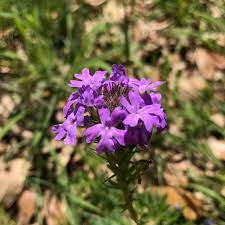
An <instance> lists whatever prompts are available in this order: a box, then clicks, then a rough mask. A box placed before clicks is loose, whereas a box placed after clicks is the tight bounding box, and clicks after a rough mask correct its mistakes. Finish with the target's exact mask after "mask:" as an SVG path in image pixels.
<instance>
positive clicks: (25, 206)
mask: <svg viewBox="0 0 225 225" xmlns="http://www.w3.org/2000/svg"><path fill="white" fill-rule="evenodd" d="M17 206H18V216H17V224H18V225H27V224H29V223H30V220H31V218H32V217H33V216H34V214H35V208H36V194H35V192H33V191H31V190H26V191H24V192H23V193H22V195H21V196H20V198H19V200H18V203H17Z"/></svg>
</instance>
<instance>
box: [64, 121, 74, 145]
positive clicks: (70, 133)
mask: <svg viewBox="0 0 225 225" xmlns="http://www.w3.org/2000/svg"><path fill="white" fill-rule="evenodd" d="M76 137H77V126H76V124H72V125H70V126H68V127H67V134H66V138H65V139H64V144H66V145H75V144H76V143H77V138H76Z"/></svg>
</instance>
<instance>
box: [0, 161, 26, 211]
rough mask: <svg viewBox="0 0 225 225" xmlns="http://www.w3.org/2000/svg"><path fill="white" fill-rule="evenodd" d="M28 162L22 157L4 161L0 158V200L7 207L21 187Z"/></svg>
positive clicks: (13, 200) (14, 199) (15, 197)
mask: <svg viewBox="0 0 225 225" xmlns="http://www.w3.org/2000/svg"><path fill="white" fill-rule="evenodd" d="M29 165H30V164H29V163H28V162H27V161H25V160H24V159H22V158H20V159H19V158H18V159H14V160H11V161H9V162H7V163H5V162H4V161H3V160H2V159H1V160H0V184H1V188H0V202H1V204H2V205H3V206H4V207H5V208H9V207H10V206H11V205H12V204H13V203H14V202H15V201H16V199H17V197H18V195H19V193H20V192H21V191H22V189H23V185H24V181H25V179H26V176H27V174H28V170H29V167H30V166H29Z"/></svg>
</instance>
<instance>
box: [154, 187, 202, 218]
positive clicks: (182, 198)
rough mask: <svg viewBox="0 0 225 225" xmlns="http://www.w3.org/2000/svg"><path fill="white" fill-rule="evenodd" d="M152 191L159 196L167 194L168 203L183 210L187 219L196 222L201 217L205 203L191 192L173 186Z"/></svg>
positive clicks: (155, 188) (156, 188)
mask: <svg viewBox="0 0 225 225" xmlns="http://www.w3.org/2000/svg"><path fill="white" fill-rule="evenodd" d="M152 190H153V191H154V192H158V193H159V194H166V195H167V203H168V204H169V205H170V206H174V207H179V208H182V209H183V215H184V216H185V218H186V219H188V220H196V219H197V218H198V217H199V216H200V214H201V209H202V205H203V203H202V201H201V200H199V199H198V198H196V197H195V196H194V195H193V194H192V193H191V192H187V191H185V190H184V189H180V188H175V187H171V186H163V187H153V188H152Z"/></svg>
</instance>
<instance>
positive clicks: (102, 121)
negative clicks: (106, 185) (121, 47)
mask: <svg viewBox="0 0 225 225" xmlns="http://www.w3.org/2000/svg"><path fill="white" fill-rule="evenodd" d="M106 74H107V72H106V71H101V70H100V71H96V72H95V73H94V75H93V76H92V75H91V74H90V72H89V70H88V69H87V68H85V69H83V71H82V74H75V78H76V80H71V81H70V83H69V86H70V87H72V88H76V90H75V91H74V92H73V93H72V94H71V95H70V97H69V99H68V101H67V103H66V105H65V107H64V110H63V112H64V117H65V121H64V122H63V123H62V124H58V125H55V126H53V128H52V131H53V132H54V133H55V134H56V136H55V139H56V140H61V139H64V143H65V144H76V139H77V138H76V133H77V128H78V127H83V128H86V130H85V131H84V136H85V137H86V142H87V143H91V142H94V143H97V146H96V151H97V153H99V154H101V153H104V152H107V153H113V152H115V151H116V150H118V149H122V148H126V147H132V146H140V147H142V148H146V147H147V145H148V143H149V140H150V138H151V134H152V132H153V130H154V128H155V129H156V130H157V132H158V133H160V132H162V131H163V130H164V129H165V128H166V126H167V123H166V114H165V112H164V110H163V108H162V105H161V94H160V93H159V92H157V90H156V89H157V87H158V86H160V85H162V84H163V83H164V82H162V81H156V82H151V81H150V80H148V79H145V78H141V79H140V80H138V79H134V78H129V77H128V76H127V73H126V70H125V68H124V66H122V65H113V66H112V72H111V74H110V75H109V76H106ZM107 77H108V78H107Z"/></svg>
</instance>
